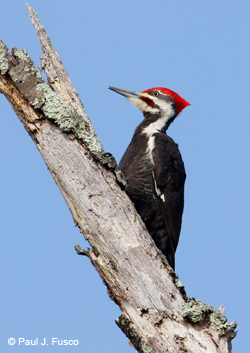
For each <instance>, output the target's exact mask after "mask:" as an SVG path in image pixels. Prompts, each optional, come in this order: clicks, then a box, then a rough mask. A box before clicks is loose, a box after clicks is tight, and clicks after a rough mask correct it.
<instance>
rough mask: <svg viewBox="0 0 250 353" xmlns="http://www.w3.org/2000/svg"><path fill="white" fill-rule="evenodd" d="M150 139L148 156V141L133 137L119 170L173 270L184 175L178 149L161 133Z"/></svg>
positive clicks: (182, 198)
mask: <svg viewBox="0 0 250 353" xmlns="http://www.w3.org/2000/svg"><path fill="white" fill-rule="evenodd" d="M153 136H154V138H155V139H154V149H153V151H152V155H150V154H149V153H148V151H147V146H148V138H149V137H148V136H147V135H146V134H144V133H139V134H135V135H134V137H133V139H132V141H131V143H130V145H129V146H128V148H127V150H126V152H125V153H124V155H123V157H122V159H121V162H120V165H119V167H120V169H121V170H122V171H123V173H124V175H125V178H126V181H127V193H128V195H129V197H130V198H131V200H132V201H133V203H134V204H135V207H136V209H137V211H138V213H139V214H140V216H141V218H142V220H143V221H144V223H145V225H146V227H147V229H148V231H149V233H150V235H151V236H152V238H153V239H154V241H155V243H156V246H157V247H158V248H159V249H160V250H161V251H162V252H163V254H164V255H165V256H166V257H167V260H168V262H169V264H170V266H171V267H172V268H173V269H174V267H175V251H176V248H177V245H178V240H179V235H180V231H181V220H182V213H183V206H184V183H185V178H186V173H185V168H184V163H183V161H182V158H181V154H180V152H179V149H178V145H177V144H176V143H175V142H174V141H173V140H172V139H171V138H170V137H169V136H168V135H166V134H165V133H164V132H159V133H155V134H154V135H153ZM163 195H164V196H163ZM164 200H165V202H164Z"/></svg>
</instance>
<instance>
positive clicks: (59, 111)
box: [0, 41, 103, 152]
mask: <svg viewBox="0 0 250 353" xmlns="http://www.w3.org/2000/svg"><path fill="white" fill-rule="evenodd" d="M13 56H14V57H15V59H16V61H17V62H18V64H19V65H15V66H14V67H12V68H11V70H10V71H9V73H10V76H11V78H12V80H13V81H14V82H16V84H17V87H18V89H19V90H20V92H21V94H22V95H23V96H24V97H25V98H26V99H27V100H28V101H29V103H30V104H31V105H32V106H33V107H34V108H36V109H38V108H41V110H42V111H43V113H44V114H45V116H46V117H48V118H49V119H52V120H54V121H55V122H56V123H57V124H58V125H59V126H60V128H61V129H62V130H63V131H74V132H75V134H76V135H77V137H78V138H80V139H82V140H83V141H84V142H86V144H87V146H88V148H89V150H90V151H91V152H103V147H102V144H101V141H100V140H99V138H98V136H97V135H96V134H90V133H89V132H88V131H87V129H86V123H85V121H84V119H83V117H82V116H81V115H79V114H78V113H77V112H76V111H75V110H74V108H73V107H72V106H71V105H70V104H67V103H65V101H64V100H63V99H62V97H61V96H60V94H58V93H57V92H54V91H53V90H52V88H51V87H50V86H49V85H48V84H47V83H46V82H45V81H44V79H43V77H42V75H41V74H40V72H39V71H38V70H37V69H36V68H35V66H34V64H33V61H32V60H31V58H30V57H29V55H28V53H27V50H19V49H17V48H14V49H13ZM10 58H11V55H10V54H9V52H8V49H7V47H6V46H5V45H4V44H3V42H2V41H0V71H1V73H2V74H3V73H6V72H7V71H8V67H9V59H10ZM23 72H25V74H23ZM20 75H22V80H21V81H20V82H19V78H20ZM35 85H36V88H35V89H34V86H35Z"/></svg>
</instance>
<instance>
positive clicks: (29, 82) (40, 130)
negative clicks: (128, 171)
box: [0, 4, 237, 353]
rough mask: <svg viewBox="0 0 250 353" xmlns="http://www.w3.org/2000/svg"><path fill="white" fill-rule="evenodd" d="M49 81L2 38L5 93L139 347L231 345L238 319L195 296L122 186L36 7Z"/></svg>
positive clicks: (0, 82) (224, 348) (0, 79)
mask: <svg viewBox="0 0 250 353" xmlns="http://www.w3.org/2000/svg"><path fill="white" fill-rule="evenodd" d="M27 8H28V11H29V14H30V17H31V20H32V23H33V24H34V27H35V29H36V31H37V35H38V38H39V40H40V43H41V48H42V52H43V58H42V60H41V62H42V63H41V65H40V68H42V69H44V70H45V72H46V74H47V77H48V83H46V82H44V80H43V78H42V76H41V74H40V72H39V71H38V70H37V69H36V68H35V67H34V64H33V62H32V60H31V59H30V57H29V56H28V54H27V51H26V50H18V49H17V48H14V49H12V52H11V53H9V51H8V49H7V47H6V46H5V45H4V43H3V42H2V41H0V73H1V75H0V92H1V93H3V94H4V95H5V96H6V98H7V99H8V101H9V102H10V104H11V106H12V107H13V109H14V110H15V112H16V114H17V116H18V117H19V119H20V120H21V121H22V123H23V124H24V126H25V128H26V130H27V132H28V133H29V135H30V136H31V137H32V139H33V141H34V143H35V144H36V146H37V148H38V150H39V151H40V153H41V155H42V156H43V158H44V160H45V163H46V164H47V166H48V169H49V170H50V172H51V174H52V176H53V178H54V180H55V182H56V183H57V185H58V187H59V188H60V190H61V192H62V194H63V196H64V198H65V200H66V202H67V204H68V207H69V209H70V211H71V213H72V216H73V219H74V222H75V224H76V225H77V226H78V227H79V230H80V231H81V232H82V234H83V235H84V237H85V238H86V239H87V240H88V241H89V243H90V245H91V247H92V249H88V251H86V250H83V249H81V248H80V247H79V246H77V247H76V250H77V252H78V253H79V254H82V255H86V256H88V257H89V259H90V261H91V262H92V264H93V265H94V267H95V268H96V269H97V271H98V272H99V274H100V276H101V278H102V280H103V282H104V283H105V285H106V286H107V288H108V294H109V296H110V298H111V299H112V300H114V301H115V303H116V304H117V305H119V307H120V308H121V310H122V315H121V316H120V318H119V319H117V320H116V323H117V325H118V326H119V327H120V328H121V329H122V331H123V332H124V333H125V334H126V335H127V337H128V338H129V339H130V341H131V343H132V344H133V345H134V347H135V348H136V349H137V350H138V352H148V353H150V352H155V353H156V352H157V353H163V352H172V353H174V352H197V353H198V352H199V353H203V352H209V353H213V352H216V353H218V352H221V353H222V352H223V353H226V352H231V340H232V338H234V337H235V335H236V333H235V328H236V325H237V324H236V322H235V321H234V322H232V323H229V322H228V321H227V319H226V317H225V316H224V315H223V312H222V311H220V310H218V309H215V308H213V307H212V306H210V305H206V304H204V303H202V302H201V301H198V300H194V299H189V298H188V297H187V296H186V293H185V290H184V287H183V285H182V284H181V282H180V281H179V279H178V277H176V274H175V273H174V271H173V270H172V269H171V267H170V266H169V265H168V263H167V261H166V258H165V257H164V256H163V255H162V253H161V252H160V251H159V250H158V249H157V248H156V246H155V244H154V242H153V240H152V239H151V237H150V236H149V234H148V232H147V230H146V228H145V226H144V224H143V222H142V220H141V218H140V217H139V215H138V214H137V212H136V210H135V208H134V206H133V204H132V202H131V201H130V200H129V198H128V197H127V195H126V193H125V192H124V191H122V189H121V188H120V187H119V185H118V183H117V181H116V178H115V175H114V173H113V171H110V170H108V169H107V168H106V167H105V164H106V162H107V160H105V158H104V159H103V158H102V155H103V153H104V151H103V148H102V145H101V142H100V140H99V139H98V137H97V135H96V134H95V132H94V129H93V126H92V124H91V122H90V120H89V118H88V116H87V114H86V113H85V111H84V107H83V105H82V102H81V100H80V98H79V96H78V94H77V92H76V91H75V89H74V87H73V85H72V83H71V81H70V79H69V77H68V75H67V73H66V70H65V69H64V67H63V64H62V62H61V60H60V58H59V57H58V55H57V53H56V51H55V50H54V48H53V46H52V44H51V42H50V39H49V37H48V35H47V33H46V31H45V29H44V28H43V27H42V26H41V24H40V22H39V20H38V18H37V16H36V13H35V12H34V11H33V9H31V8H30V7H29V5H28V4H27Z"/></svg>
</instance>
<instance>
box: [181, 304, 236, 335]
mask: <svg viewBox="0 0 250 353" xmlns="http://www.w3.org/2000/svg"><path fill="white" fill-rule="evenodd" d="M178 312H179V313H180V314H181V316H182V317H185V318H187V319H189V321H191V322H194V323H198V322H200V321H202V320H203V319H205V318H207V319H208V321H209V323H213V324H214V325H215V326H216V328H217V330H229V329H230V330H231V329H235V328H236V327H237V323H236V321H233V322H231V323H230V322H228V321H227V318H226V316H224V315H222V313H221V312H220V311H219V310H218V309H215V308H214V307H213V306H212V305H209V304H204V303H203V302H202V301H200V300H192V301H190V302H188V303H185V304H183V305H182V306H181V308H180V309H179V310H178Z"/></svg>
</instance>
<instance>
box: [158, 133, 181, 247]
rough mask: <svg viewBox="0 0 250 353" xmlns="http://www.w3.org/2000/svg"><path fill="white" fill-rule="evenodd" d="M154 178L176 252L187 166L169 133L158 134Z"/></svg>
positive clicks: (169, 235)
mask: <svg viewBox="0 0 250 353" xmlns="http://www.w3.org/2000/svg"><path fill="white" fill-rule="evenodd" d="M153 160H154V164H155V168H154V172H153V178H154V182H155V189H156V193H157V195H158V197H159V202H160V207H161V210H162V213H163V216H164V221H165V226H166V230H167V233H168V240H169V242H170V244H169V246H170V248H172V249H173V251H174V252H175V250H176V247H177V245H178V240H179V235H180V231H181V221H182V213H183V206H184V183H185V179H186V173H185V167H184V163H183V161H182V158H181V154H180V152H179V149H178V145H177V144H176V143H175V142H174V141H173V140H172V139H171V138H170V137H169V136H168V135H166V134H164V133H157V134H155V147H154V149H153Z"/></svg>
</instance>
